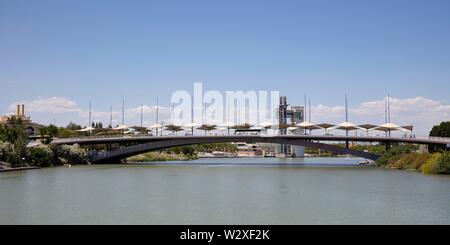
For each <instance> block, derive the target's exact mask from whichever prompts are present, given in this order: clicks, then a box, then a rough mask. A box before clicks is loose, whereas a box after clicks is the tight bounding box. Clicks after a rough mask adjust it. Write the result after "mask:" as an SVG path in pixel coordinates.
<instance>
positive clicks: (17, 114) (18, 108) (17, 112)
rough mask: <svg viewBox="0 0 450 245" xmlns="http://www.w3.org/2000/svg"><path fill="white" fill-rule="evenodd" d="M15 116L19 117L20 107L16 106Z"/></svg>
mask: <svg viewBox="0 0 450 245" xmlns="http://www.w3.org/2000/svg"><path fill="white" fill-rule="evenodd" d="M16 116H18V117H19V116H20V105H17V109H16Z"/></svg>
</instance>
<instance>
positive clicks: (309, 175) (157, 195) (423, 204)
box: [0, 158, 450, 224]
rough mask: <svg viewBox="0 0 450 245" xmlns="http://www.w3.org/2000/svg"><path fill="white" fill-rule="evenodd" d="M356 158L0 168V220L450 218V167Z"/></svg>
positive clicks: (269, 221)
mask: <svg viewBox="0 0 450 245" xmlns="http://www.w3.org/2000/svg"><path fill="white" fill-rule="evenodd" d="M359 160H360V159H357V158H306V159H276V158H237V159H200V160H196V161H188V162H165V163H145V164H144V163H143V164H128V165H125V164H124V165H91V166H72V167H71V168H67V167H55V168H45V169H38V170H28V171H20V172H6V173H0V224H450V176H440V175H423V174H420V173H415V172H409V171H401V170H392V169H380V168H376V167H369V166H360V165H358V164H357V162H358V161H359Z"/></svg>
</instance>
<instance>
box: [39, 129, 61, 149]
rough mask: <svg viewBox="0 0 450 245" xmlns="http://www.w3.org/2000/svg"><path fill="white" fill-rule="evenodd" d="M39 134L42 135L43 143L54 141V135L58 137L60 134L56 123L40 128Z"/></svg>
mask: <svg viewBox="0 0 450 245" xmlns="http://www.w3.org/2000/svg"><path fill="white" fill-rule="evenodd" d="M39 134H40V135H41V137H42V140H43V141H42V143H44V144H45V145H48V144H50V143H51V142H52V140H53V137H56V136H57V135H58V128H57V127H56V126H55V125H53V124H50V125H49V126H45V127H42V128H40V129H39Z"/></svg>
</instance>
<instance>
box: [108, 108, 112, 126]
mask: <svg viewBox="0 0 450 245" xmlns="http://www.w3.org/2000/svg"><path fill="white" fill-rule="evenodd" d="M112 110H113V108H112V106H111V107H110V110H109V126H111V128H112V127H113V125H112Z"/></svg>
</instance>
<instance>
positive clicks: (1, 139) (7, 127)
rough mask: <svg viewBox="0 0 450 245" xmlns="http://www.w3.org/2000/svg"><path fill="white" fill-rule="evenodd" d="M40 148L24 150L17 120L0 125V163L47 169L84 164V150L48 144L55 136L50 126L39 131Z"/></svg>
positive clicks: (21, 128) (25, 141)
mask: <svg viewBox="0 0 450 245" xmlns="http://www.w3.org/2000/svg"><path fill="white" fill-rule="evenodd" d="M41 130H42V132H41V133H42V135H45V136H44V139H43V143H44V145H38V146H34V147H27V144H28V143H29V137H28V135H27V134H26V130H25V124H24V122H23V121H22V120H21V119H20V118H16V117H11V118H10V119H9V120H8V121H7V122H6V123H5V124H1V125H0V161H1V162H5V163H7V164H10V165H11V167H23V166H30V165H31V166H42V167H44V166H51V165H60V164H65V163H71V164H77V163H80V164H83V163H87V162H88V158H87V152H86V150H84V149H82V148H80V147H79V146H68V145H65V146H58V145H52V144H50V143H51V138H52V137H54V135H55V134H57V132H58V129H57V127H55V126H53V125H50V126H47V127H44V128H42V129H41Z"/></svg>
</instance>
